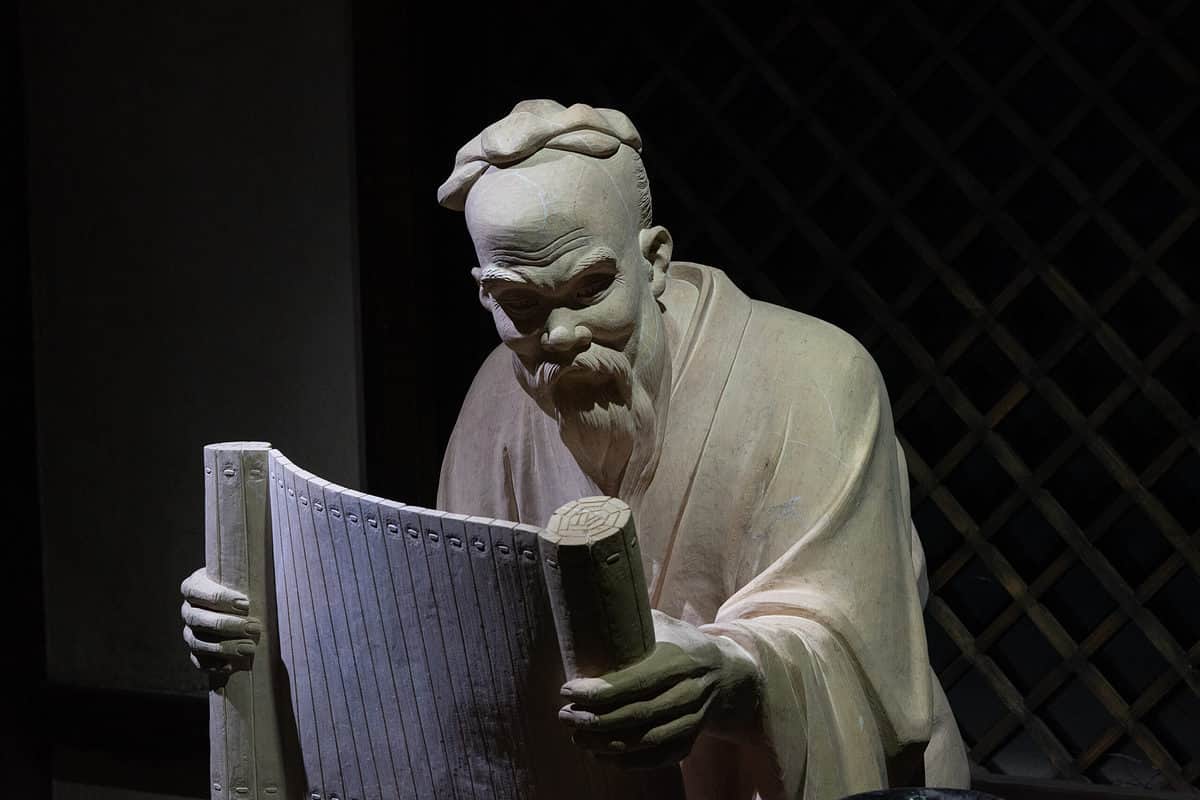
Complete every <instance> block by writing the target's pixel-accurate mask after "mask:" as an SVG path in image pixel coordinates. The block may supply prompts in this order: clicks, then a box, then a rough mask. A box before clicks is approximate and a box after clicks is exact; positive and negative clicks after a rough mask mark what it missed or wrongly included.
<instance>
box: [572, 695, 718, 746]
mask: <svg viewBox="0 0 1200 800" xmlns="http://www.w3.org/2000/svg"><path fill="white" fill-rule="evenodd" d="M713 697H714V695H712V694H709V696H708V698H707V699H706V700H705V701H704V703H703V704H702V705H701V706H700V708H698V709H696V710H695V711H692V712H690V713H687V714H682V715H680V716H677V717H675V718H674V719H671V720H670V721H668V722H665V723H663V724H661V725H658V726H656V727H653V728H650V729H649V730H648V731H645V732H644V733H641V734H640V735H634V736H613V734H612V733H611V732H609V733H607V734H599V733H593V732H591V731H587V732H584V731H577V732H576V733H575V734H574V736H573V737H572V738H573V739H574V741H575V743H576V744H578V745H579V746H580V747H584V748H587V749H588V750H591V751H592V752H593V753H595V754H596V755H597V756H604V755H612V756H616V755H624V754H630V753H636V752H640V751H647V750H659V751H662V752H672V751H674V750H675V749H677V748H679V747H680V746H681V745H682V744H683V743H685V742H686V743H687V747H688V749H690V748H691V741H692V740H693V739H695V737H696V736H697V734H699V733H700V727H701V726H702V725H703V724H704V718H705V716H706V715H707V714H708V707H709V705H710V704H711V703H712V699H713ZM685 752H686V751H685Z"/></svg>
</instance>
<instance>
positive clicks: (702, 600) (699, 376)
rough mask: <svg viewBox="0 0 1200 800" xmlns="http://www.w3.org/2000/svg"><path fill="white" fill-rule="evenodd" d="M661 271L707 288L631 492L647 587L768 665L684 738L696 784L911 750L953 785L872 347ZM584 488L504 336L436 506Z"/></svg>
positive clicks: (545, 512)
mask: <svg viewBox="0 0 1200 800" xmlns="http://www.w3.org/2000/svg"><path fill="white" fill-rule="evenodd" d="M669 276H670V278H671V279H674V280H684V281H688V282H689V283H691V284H693V286H694V287H695V290H696V292H697V293H698V297H699V299H698V302H697V305H696V308H695V311H694V312H693V314H692V315H691V319H690V322H689V324H688V329H687V330H686V332H684V334H683V337H682V340H681V341H680V342H679V344H678V346H677V347H676V352H675V353H674V354H673V360H672V386H671V398H670V408H669V411H668V413H667V419H666V425H667V429H666V435H665V440H664V444H663V450H662V453H661V456H660V460H659V463H658V466H657V468H656V470H655V472H654V477H653V480H652V481H651V483H650V484H649V487H648V489H647V490H646V493H645V494H644V495H643V496H642V497H641V498H634V499H632V505H633V511H634V515H635V519H636V522H637V526H638V531H639V537H640V539H641V543H642V553H643V559H644V566H645V567H646V571H647V577H648V584H649V586H650V593H651V602H652V603H653V605H654V606H655V607H656V608H658V609H660V610H661V611H663V612H665V613H667V614H670V615H671V616H674V617H677V618H679V619H682V620H684V621H687V622H690V623H692V624H695V625H697V626H700V627H701V629H702V630H704V631H706V632H707V633H710V634H712V635H722V636H728V637H730V638H732V639H734V640H735V641H737V642H738V643H739V644H741V645H742V646H743V647H744V648H745V650H746V651H747V652H748V653H749V654H750V655H751V657H753V658H754V660H755V661H756V663H757V664H758V666H759V669H760V671H761V672H762V674H763V676H764V678H765V680H764V697H763V703H762V709H761V713H760V714H759V717H758V722H757V726H756V730H755V731H754V732H753V733H752V734H751V735H748V736H744V737H741V738H740V739H739V740H737V741H731V740H729V739H723V738H717V737H716V736H712V735H702V736H701V737H700V739H699V740H698V741H697V743H696V745H695V747H694V748H693V751H692V754H691V755H690V756H689V757H688V758H687V759H685V760H684V762H683V764H682V767H683V771H684V778H685V783H686V786H687V790H688V797H689V800H693V799H694V800H700V799H701V798H713V799H714V800H716V799H717V798H721V799H722V800H725V799H726V798H752V797H754V796H755V795H756V794H757V795H759V796H761V797H763V798H787V799H788V800H792V798H806V799H808V800H824V798H838V797H842V796H844V795H847V794H851V793H853V792H858V791H866V790H870V789H876V788H880V787H882V786H887V785H889V780H891V781H895V782H900V783H905V784H907V783H911V782H912V781H913V780H914V776H915V780H920V779H921V772H920V766H921V763H922V760H923V761H924V768H925V775H924V777H925V781H926V783H927V784H928V785H940V786H956V787H964V786H966V785H967V783H968V771H967V762H966V756H965V752H964V750H963V747H962V742H961V739H960V737H959V734H958V730H957V727H956V725H955V722H954V719H953V716H952V715H951V714H950V712H949V708H948V706H947V704H946V700H945V695H944V694H943V692H942V690H941V687H940V685H939V684H938V681H937V678H936V676H934V675H933V673H932V670H931V668H930V665H929V659H928V652H927V647H926V642H925V630H924V624H923V620H922V604H923V599H924V598H923V594H924V580H925V578H924V556H923V554H922V553H921V550H920V543H919V540H918V539H917V538H916V535H915V531H914V529H913V526H912V522H911V518H910V515H909V499H908V478H907V472H906V469H905V467H904V457H903V454H902V452H901V450H900V448H899V446H898V443H897V440H896V436H895V433H894V430H893V426H892V415H891V408H890V405H889V401H888V396H887V392H886V389H885V388H884V384H883V380H882V378H881V377H880V374H879V371H878V368H877V367H876V365H875V363H874V361H873V360H872V359H871V357H870V355H869V354H868V353H867V352H866V351H865V350H864V349H863V348H862V346H861V345H860V344H859V343H858V342H857V341H856V340H855V339H854V338H853V337H851V336H849V335H848V334H846V333H845V332H843V331H841V330H839V329H838V328H836V327H834V326H832V325H829V324H828V323H825V322H822V321H820V320H817V319H815V318H813V317H810V316H807V315H804V314H800V313H797V312H795V311H790V310H788V309H784V308H781V307H778V306H774V305H770V304H767V303H762V302H758V301H753V300H750V299H749V298H748V297H747V296H746V295H745V294H743V293H742V292H741V291H739V290H738V289H737V287H735V286H734V285H733V283H732V282H731V281H729V279H728V278H727V277H726V276H725V274H724V273H723V272H721V271H719V270H716V269H713V268H710V267H705V266H701V265H697V264H688V263H681V262H676V263H673V264H672V265H671V269H670V273H669ZM594 494H600V492H599V490H598V489H597V487H596V485H595V484H594V483H593V482H592V481H591V480H590V479H589V478H588V477H587V476H586V475H585V474H584V473H583V472H582V470H581V469H580V467H579V466H578V465H577V464H576V462H575V460H574V458H573V456H572V455H571V454H570V453H569V452H568V451H567V449H566V447H565V445H563V443H562V441H561V439H560V437H559V433H558V429H557V423H556V421H555V420H553V419H552V418H550V417H549V416H548V415H547V414H545V413H544V412H543V411H542V410H540V409H539V408H538V407H537V405H536V404H535V403H534V402H533V400H532V399H531V398H529V397H528V396H527V395H526V394H525V392H524V391H523V390H522V389H521V387H520V386H519V385H518V384H517V382H516V379H515V377H514V374H513V368H512V363H511V356H510V354H509V352H508V351H507V350H506V349H505V348H504V347H503V346H501V347H500V348H497V350H496V351H495V352H493V353H492V355H491V356H490V357H489V358H488V360H487V361H486V362H485V364H484V365H483V367H482V368H481V369H480V371H479V373H478V375H477V376H476V378H475V381H474V384H473V385H472V387H471V390H470V392H469V393H468V395H467V398H466V400H465V402H464V405H463V408H462V411H461V413H460V416H459V419H458V422H457V424H456V426H455V429H454V432H453V435H452V436H451V440H450V444H449V446H448V448H447V451H446V455H445V460H444V462H443V466H442V474H441V484H440V488H439V498H438V502H439V507H440V508H443V509H446V510H448V511H456V512H461V513H467V514H484V515H491V516H495V517H504V518H508V519H513V520H518V521H522V522H528V523H532V524H537V525H542V524H545V522H546V520H547V519H548V518H549V516H550V514H551V513H552V512H553V511H554V509H556V508H557V507H558V506H559V505H561V504H562V503H565V502H567V501H569V500H573V499H576V498H579V497H583V496H587V495H594ZM922 755H923V759H922ZM913 766H916V767H917V769H916V771H915V772H913V771H912V769H911V768H912V767H913ZM906 770H907V771H906ZM889 773H890V776H891V777H890V779H889Z"/></svg>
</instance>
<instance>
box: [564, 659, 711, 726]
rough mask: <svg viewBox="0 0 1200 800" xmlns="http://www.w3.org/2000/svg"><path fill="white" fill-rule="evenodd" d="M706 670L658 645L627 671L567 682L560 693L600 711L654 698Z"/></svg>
mask: <svg viewBox="0 0 1200 800" xmlns="http://www.w3.org/2000/svg"><path fill="white" fill-rule="evenodd" d="M707 671H708V667H707V666H705V665H704V664H701V663H699V662H697V661H696V660H695V659H693V658H692V657H691V656H689V655H688V654H687V653H686V652H685V651H684V650H683V648H681V647H679V646H678V645H675V644H671V643H669V642H659V643H658V645H657V646H656V647H655V648H654V652H653V653H651V654H650V655H649V656H647V657H646V658H644V659H643V660H641V661H639V662H637V663H636V664H633V665H632V666H629V667H626V668H625V669H620V670H617V671H616V672H610V673H608V674H607V675H603V676H601V677H599V678H576V679H575V680H573V681H567V682H566V683H565V684H563V687H562V690H561V694H562V696H563V697H565V698H566V699H567V700H570V701H571V702H572V703H573V704H574V705H576V706H579V707H581V708H583V709H584V710H588V711H597V712H598V711H600V710H602V709H611V708H616V707H617V706H622V705H626V704H628V703H630V702H633V701H635V700H639V699H643V698H646V697H653V696H654V695H656V694H659V693H661V692H664V691H666V690H667V689H668V688H669V687H670V686H672V685H674V684H675V683H677V682H679V681H680V680H682V679H684V678H691V677H697V676H699V675H703V674H704V673H705V672H707Z"/></svg>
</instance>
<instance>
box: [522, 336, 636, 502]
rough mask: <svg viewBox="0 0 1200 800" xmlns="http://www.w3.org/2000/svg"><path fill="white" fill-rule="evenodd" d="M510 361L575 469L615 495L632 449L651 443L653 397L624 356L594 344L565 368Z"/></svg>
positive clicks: (617, 492)
mask: <svg viewBox="0 0 1200 800" xmlns="http://www.w3.org/2000/svg"><path fill="white" fill-rule="evenodd" d="M513 361H514V365H513V366H514V369H515V372H516V376H517V380H518V382H519V383H521V385H522V387H523V388H524V389H525V391H526V392H528V393H529V394H530V396H531V397H533V399H534V400H535V401H537V403H538V405H539V406H540V407H541V408H542V409H543V410H544V411H546V413H548V414H550V415H551V416H552V417H554V418H555V419H556V420H557V422H558V431H559V436H560V437H561V438H562V441H563V443H564V444H565V445H566V446H567V449H568V450H570V451H571V454H572V455H573V456H574V457H575V460H576V462H578V464H579V466H580V467H581V468H582V469H583V471H584V472H585V473H587V475H588V477H590V478H591V479H592V480H593V481H595V482H596V484H597V486H599V487H600V489H601V490H602V491H604V492H606V493H608V494H613V495H619V494H620V492H621V487H622V485H623V484H624V483H626V481H625V480H624V478H625V477H626V468H627V467H628V466H629V464H630V458H631V456H632V455H633V454H634V452H635V450H644V449H646V446H647V444H648V445H649V447H651V448H653V447H654V445H655V443H656V436H655V432H656V420H655V410H654V401H653V398H652V397H651V396H650V393H649V392H648V391H647V390H646V388H645V387H644V386H642V384H641V382H640V381H639V380H638V379H637V378H636V377H635V375H634V370H633V366H632V365H631V364H630V362H629V359H628V358H627V357H626V355H625V354H624V353H622V352H621V351H619V350H613V349H611V348H608V347H604V346H603V345H598V344H594V343H593V344H592V345H591V347H589V348H588V349H587V350H585V351H584V352H582V353H580V354H579V355H577V356H576V357H575V359H574V360H573V361H572V362H571V363H570V364H568V365H560V364H556V363H548V362H547V363H542V364H539V365H538V367H537V369H535V370H534V371H533V372H530V371H529V370H527V369H526V368H525V366H524V365H523V364H522V363H521V362H520V360H519V359H516V358H514V359H513ZM639 444H640V445H641V446H640V447H639ZM641 460H643V461H644V459H641Z"/></svg>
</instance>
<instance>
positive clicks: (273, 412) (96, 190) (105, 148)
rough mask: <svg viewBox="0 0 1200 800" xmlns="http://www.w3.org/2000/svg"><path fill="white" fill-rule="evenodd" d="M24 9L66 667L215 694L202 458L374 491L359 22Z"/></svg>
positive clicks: (126, 8) (48, 528)
mask: <svg viewBox="0 0 1200 800" xmlns="http://www.w3.org/2000/svg"><path fill="white" fill-rule="evenodd" d="M22 13H23V30H24V51H25V77H26V81H27V100H28V131H29V136H28V138H29V156H30V161H29V185H30V187H31V190H30V196H29V204H30V242H31V260H32V270H33V291H34V325H35V339H36V342H35V346H36V389H37V400H38V432H39V446H40V470H41V497H42V519H43V533H44V558H45V592H46V599H47V655H48V671H49V677H50V680H51V681H53V682H65V683H72V684H86V685H93V686H101V687H109V688H125V689H159V690H182V689H189V690H197V689H199V688H200V687H201V686H202V684H203V682H202V678H201V676H200V675H199V674H198V673H196V672H195V671H194V670H193V669H192V668H191V666H190V664H189V663H188V661H187V657H186V653H185V651H184V648H183V645H182V642H181V641H180V638H179V635H180V623H179V619H178V615H179V598H178V586H179V582H180V580H181V579H182V578H183V577H184V576H185V575H186V574H187V573H189V572H190V571H191V570H192V569H194V568H196V567H197V566H200V565H201V564H202V561H203V552H204V551H203V513H202V486H203V484H202V472H201V447H202V446H203V445H204V444H205V443H206V442H210V441H220V440H227V439H243V438H253V439H269V440H271V441H273V442H274V443H275V444H276V445H277V446H279V447H281V448H283V449H284V450H285V451H286V452H287V453H288V455H289V456H291V457H292V458H293V459H294V460H295V461H297V462H298V463H300V464H303V465H305V466H308V467H311V468H312V469H315V470H317V471H318V472H320V473H321V474H322V475H325V476H327V477H329V478H331V479H334V480H338V481H344V482H347V483H349V484H350V485H357V484H358V483H359V481H360V478H361V474H360V432H359V427H360V415H359V381H358V352H357V350H358V348H357V337H358V332H357V331H358V312H357V296H356V290H355V281H356V277H355V267H354V237H353V220H352V207H353V202H352V194H353V191H352V186H353V181H352V157H351V133H350V131H351V126H350V121H351V112H350V90H349V78H350V76H349V49H348V47H349V42H348V29H347V25H348V20H347V17H346V10H345V8H344V6H343V5H342V4H339V3H333V4H328V3H306V2H301V3H286V4H284V3H267V4H261V3H258V4H233V5H221V4H217V5H212V4H200V5H196V4H178V3H158V4H155V3H115V4H114V3H105V4H94V3H87V2H76V0H51V2H38V3H28V4H25V6H24V7H23V9H22Z"/></svg>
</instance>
